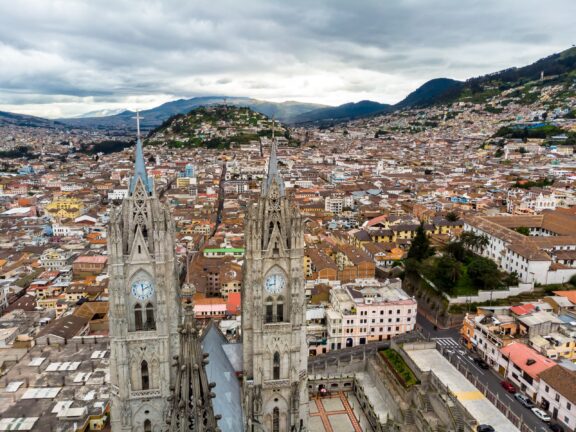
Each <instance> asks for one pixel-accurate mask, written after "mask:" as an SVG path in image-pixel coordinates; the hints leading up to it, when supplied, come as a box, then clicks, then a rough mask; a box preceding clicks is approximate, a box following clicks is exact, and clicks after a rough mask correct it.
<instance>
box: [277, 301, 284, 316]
mask: <svg viewBox="0 0 576 432" xmlns="http://www.w3.org/2000/svg"><path fill="white" fill-rule="evenodd" d="M276 322H284V297H282V296H280V297H278V300H276Z"/></svg>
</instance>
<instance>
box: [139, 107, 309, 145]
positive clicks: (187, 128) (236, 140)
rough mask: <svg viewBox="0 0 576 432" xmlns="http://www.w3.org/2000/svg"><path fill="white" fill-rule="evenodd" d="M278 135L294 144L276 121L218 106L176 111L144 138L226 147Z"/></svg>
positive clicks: (164, 142) (149, 141)
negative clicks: (178, 112) (186, 112)
mask: <svg viewBox="0 0 576 432" xmlns="http://www.w3.org/2000/svg"><path fill="white" fill-rule="evenodd" d="M273 126H274V131H275V136H276V137H282V139H285V140H286V141H287V142H288V143H289V144H292V145H296V144H298V143H297V142H296V141H294V140H292V139H291V137H290V132H289V130H288V129H287V128H285V127H284V126H282V125H281V124H280V122H278V121H276V120H275V121H273V120H271V119H270V118H268V117H267V116H265V115H263V114H261V113H258V112H256V111H253V110H251V109H250V108H242V107H227V106H222V105H217V106H209V107H199V108H196V109H193V110H192V111H190V112H189V113H188V114H177V115H174V116H172V117H170V118H169V119H168V120H166V121H165V122H164V123H163V124H162V125H160V126H159V127H157V128H156V129H154V130H153V131H151V132H150V134H149V135H148V137H147V138H146V143H147V144H149V145H167V146H169V147H175V148H182V147H207V148H219V149H224V148H229V147H230V146H234V145H242V144H250V143H251V142H254V143H259V142H260V139H261V138H262V137H268V138H269V137H271V136H272V128H273Z"/></svg>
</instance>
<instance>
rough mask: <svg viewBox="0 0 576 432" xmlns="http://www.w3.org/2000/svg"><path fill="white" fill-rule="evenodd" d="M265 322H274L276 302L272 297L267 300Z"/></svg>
mask: <svg viewBox="0 0 576 432" xmlns="http://www.w3.org/2000/svg"><path fill="white" fill-rule="evenodd" d="M265 322H267V323H271V322H274V302H273V301H272V297H268V298H266V317H265Z"/></svg>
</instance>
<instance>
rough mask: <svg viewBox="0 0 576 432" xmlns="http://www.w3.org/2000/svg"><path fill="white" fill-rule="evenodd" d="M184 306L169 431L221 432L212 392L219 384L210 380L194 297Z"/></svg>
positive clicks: (168, 421)
mask: <svg viewBox="0 0 576 432" xmlns="http://www.w3.org/2000/svg"><path fill="white" fill-rule="evenodd" d="M185 300H186V304H185V305H184V321H183V323H182V324H181V325H180V326H179V327H178V332H179V333H180V354H179V355H178V356H176V357H175V360H176V362H175V364H174V366H175V367H176V374H177V378H176V380H177V381H176V386H175V387H174V389H173V390H172V394H171V396H170V397H169V399H168V400H169V402H170V405H171V407H170V410H169V412H168V417H167V419H166V420H167V423H168V430H169V432H181V431H194V432H220V428H219V427H218V424H217V423H218V420H220V418H221V416H220V415H217V414H214V408H213V403H212V399H214V397H215V396H216V395H215V394H214V391H213V390H212V389H213V388H214V387H215V385H216V384H214V383H211V382H209V381H208V377H207V375H206V365H207V364H208V354H204V352H203V351H202V346H201V344H200V331H199V329H198V327H197V325H196V319H195V318H194V307H193V303H192V300H191V298H187V299H185Z"/></svg>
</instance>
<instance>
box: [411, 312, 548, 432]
mask: <svg viewBox="0 0 576 432" xmlns="http://www.w3.org/2000/svg"><path fill="white" fill-rule="evenodd" d="M417 324H418V325H419V326H420V330H421V332H422V333H423V334H424V336H426V337H428V338H430V339H431V340H435V341H436V343H437V348H438V349H439V350H440V351H441V352H442V353H443V354H444V356H445V357H446V358H448V359H450V360H451V361H452V363H453V364H455V365H459V364H461V365H462V366H464V367H465V368H466V369H467V370H468V371H470V372H471V373H472V375H474V376H476V377H477V378H478V387H482V386H486V387H487V388H488V390H489V391H491V392H492V393H494V394H495V395H496V396H497V398H498V399H499V400H500V401H503V402H505V404H506V406H508V407H509V408H510V409H511V410H512V412H513V413H514V414H515V415H517V416H519V417H520V418H521V419H522V421H523V422H524V424H525V425H526V426H528V427H529V428H530V430H531V431H534V432H544V431H548V430H549V429H548V427H547V425H546V424H545V423H544V422H542V421H541V420H540V419H538V418H537V417H536V416H535V415H534V414H533V413H532V412H531V411H530V410H529V409H528V408H525V407H524V406H523V405H521V404H520V402H518V401H517V400H516V399H515V398H514V396H513V395H511V394H510V393H508V392H507V391H505V390H504V389H503V388H502V386H501V385H500V381H502V377H501V376H500V375H498V373H497V372H496V371H495V370H493V369H489V370H483V369H480V368H479V367H478V366H477V365H476V364H475V363H474V362H473V358H474V357H473V355H472V353H471V352H470V351H469V350H467V349H466V347H465V346H464V345H463V344H462V343H460V334H459V329H458V328H454V329H446V330H440V329H439V330H434V325H433V323H431V322H429V321H428V320H427V319H426V318H425V317H423V316H422V315H420V314H419V315H418V317H417ZM523 430H528V429H525V428H524V429H523Z"/></svg>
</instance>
